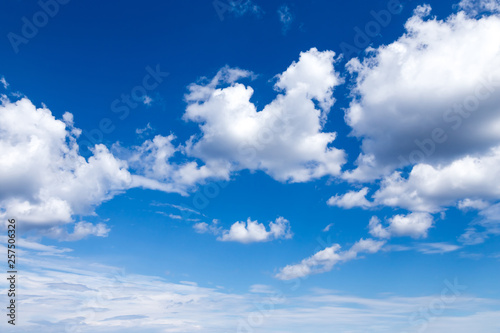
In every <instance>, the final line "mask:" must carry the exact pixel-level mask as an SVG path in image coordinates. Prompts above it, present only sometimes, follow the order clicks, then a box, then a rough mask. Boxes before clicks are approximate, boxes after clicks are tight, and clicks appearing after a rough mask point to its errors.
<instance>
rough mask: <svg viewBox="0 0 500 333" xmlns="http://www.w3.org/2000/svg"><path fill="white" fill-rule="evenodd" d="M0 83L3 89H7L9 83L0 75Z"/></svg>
mask: <svg viewBox="0 0 500 333" xmlns="http://www.w3.org/2000/svg"><path fill="white" fill-rule="evenodd" d="M0 83H1V84H2V85H3V87H4V89H7V88H8V87H9V83H8V82H7V80H5V77H3V76H2V77H0Z"/></svg>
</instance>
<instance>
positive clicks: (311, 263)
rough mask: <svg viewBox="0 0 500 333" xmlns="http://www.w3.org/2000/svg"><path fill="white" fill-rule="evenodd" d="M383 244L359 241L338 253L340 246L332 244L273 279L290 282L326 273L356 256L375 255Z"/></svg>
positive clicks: (281, 271)
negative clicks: (362, 254) (363, 254)
mask: <svg viewBox="0 0 500 333" xmlns="http://www.w3.org/2000/svg"><path fill="white" fill-rule="evenodd" d="M384 244H385V241H376V240H373V239H370V238H368V239H360V240H359V241H357V242H356V243H355V244H354V245H353V246H352V247H351V248H350V249H349V250H346V251H340V245H339V244H334V245H332V246H330V247H327V248H325V249H324V250H321V251H319V252H317V253H315V254H314V255H313V256H311V257H309V258H306V259H304V260H302V261H301V262H300V263H298V264H295V265H288V266H285V267H284V268H282V269H281V270H280V272H279V273H278V274H276V276H275V277H276V278H278V279H280V280H291V279H296V278H303V277H305V276H308V275H311V274H318V273H323V272H328V271H331V270H332V269H333V267H334V266H335V265H336V264H337V263H341V262H346V261H350V260H353V259H356V258H357V257H358V254H361V253H376V252H378V251H379V250H380V249H381V248H382V246H384Z"/></svg>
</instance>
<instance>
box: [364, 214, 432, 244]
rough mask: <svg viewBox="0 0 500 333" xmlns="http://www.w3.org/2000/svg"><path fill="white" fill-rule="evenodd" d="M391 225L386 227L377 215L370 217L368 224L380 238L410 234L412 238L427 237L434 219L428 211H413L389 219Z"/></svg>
mask: <svg viewBox="0 0 500 333" xmlns="http://www.w3.org/2000/svg"><path fill="white" fill-rule="evenodd" d="M387 222H388V223H389V226H388V227H386V228H384V227H383V226H382V224H381V222H380V219H379V218H377V217H376V216H374V217H372V218H371V219H370V223H369V225H368V227H369V229H370V234H371V235H372V236H374V237H378V238H389V237H392V236H410V237H412V238H426V237H427V232H428V230H429V228H431V227H432V225H433V223H434V219H433V218H432V215H430V214H427V213H411V214H407V215H395V216H393V217H391V218H389V219H388V220H387Z"/></svg>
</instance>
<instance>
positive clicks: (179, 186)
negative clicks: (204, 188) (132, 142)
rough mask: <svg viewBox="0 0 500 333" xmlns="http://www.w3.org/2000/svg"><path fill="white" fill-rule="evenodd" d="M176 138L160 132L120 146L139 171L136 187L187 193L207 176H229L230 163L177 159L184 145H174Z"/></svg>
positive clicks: (223, 177)
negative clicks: (128, 148)
mask: <svg viewBox="0 0 500 333" xmlns="http://www.w3.org/2000/svg"><path fill="white" fill-rule="evenodd" d="M174 140H175V136H174V135H173V134H171V135H169V136H162V135H157V136H155V137H154V138H153V139H152V140H146V141H144V143H143V144H142V145H140V146H136V147H133V148H132V149H130V150H127V149H119V151H120V153H122V154H123V153H124V154H125V155H126V159H127V161H128V163H129V164H130V167H131V168H132V169H133V170H134V171H135V172H136V173H137V174H138V175H135V176H134V177H133V186H137V187H143V188H148V189H153V190H161V191H165V192H177V193H180V194H183V195H186V194H187V192H188V191H189V189H192V188H193V187H194V186H195V185H196V184H198V183H203V182H204V181H205V180H207V179H210V178H213V179H226V180H227V179H229V163H228V162H224V161H210V162H209V163H207V164H206V165H202V166H199V165H198V163H197V162H195V161H186V162H185V163H180V164H179V163H176V162H174V161H173V159H174V155H176V154H177V155H181V151H182V146H175V145H174V143H173V141H174Z"/></svg>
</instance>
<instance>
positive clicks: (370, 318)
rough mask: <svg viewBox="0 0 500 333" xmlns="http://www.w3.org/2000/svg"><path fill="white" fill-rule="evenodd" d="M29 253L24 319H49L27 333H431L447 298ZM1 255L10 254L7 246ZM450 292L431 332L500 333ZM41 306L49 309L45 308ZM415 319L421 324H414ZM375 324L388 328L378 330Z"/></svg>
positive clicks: (480, 301)
mask: <svg viewBox="0 0 500 333" xmlns="http://www.w3.org/2000/svg"><path fill="white" fill-rule="evenodd" d="M21 240H22V239H20V241H21ZM20 245H21V243H20ZM25 245H27V247H26V246H25ZM23 247H26V249H24V250H25V251H24V252H23V262H24V265H25V266H24V278H23V280H24V281H25V282H26V283H24V285H23V290H24V292H23V295H22V296H21V297H22V300H23V313H24V316H25V317H26V318H37V317H39V316H43V318H44V320H29V321H28V320H27V321H21V322H19V323H18V325H19V329H22V330H24V331H27V332H33V331H36V332H40V333H49V332H54V330H57V331H60V332H63V331H71V330H74V329H84V330H85V331H88V332H99V333H100V332H112V333H114V332H138V331H141V332H149V331H151V332H156V331H158V329H159V328H161V329H163V328H164V327H165V326H168V327H169V329H170V330H174V331H180V332H190V331H200V330H202V331H203V332H208V333H217V332H220V331H221V330H223V331H231V330H234V331H237V330H238V329H240V330H242V331H243V330H245V328H247V327H249V328H250V329H252V328H259V329H263V330H267V331H279V330H284V329H285V330H286V331H287V332H304V331H307V329H308V328H309V329H312V328H314V330H315V331H318V332H319V331H321V329H324V327H336V328H338V329H339V330H341V331H346V330H348V329H349V330H351V331H352V330H354V331H356V332H367V331H370V332H372V331H373V332H377V333H378V332H380V333H381V332H391V333H392V332H404V331H407V330H408V329H415V328H419V327H423V326H421V323H422V319H424V318H427V317H425V315H421V314H420V313H419V312H418V309H428V308H429V304H435V302H436V300H442V299H443V296H442V295H440V294H435V295H432V294H431V295H425V296H419V297H405V296H387V295H386V296H381V297H371V298H370V297H359V296H352V295H346V294H339V293H338V292H336V291H333V290H326V289H322V290H314V289H308V294H307V295H306V296H288V295H286V294H284V292H285V291H286V289H283V290H276V289H274V288H271V287H269V286H266V285H252V286H251V287H250V293H247V292H245V293H240V294H238V293H235V292H227V291H224V289H223V288H222V287H219V288H214V287H205V286H199V285H197V284H193V283H185V282H184V283H183V282H178V283H175V282H170V281H168V280H167V279H165V278H164V277H161V276H152V275H135V274H127V273H125V272H124V271H123V270H121V269H119V268H117V267H112V266H105V265H102V264H95V263H92V262H85V261H83V260H82V259H80V258H75V257H70V256H68V255H67V251H68V249H65V248H57V247H53V246H52V247H47V246H45V245H42V244H38V243H34V242H27V243H23ZM0 250H2V251H5V250H6V249H5V247H4V246H3V245H0ZM53 253H58V255H57V256H54V255H52V254H53ZM47 254H50V255H47ZM446 285H447V286H448V287H447V288H448V289H445V291H446V292H447V293H450V292H451V293H453V292H455V293H459V295H460V296H461V297H456V296H453V297H452V296H450V297H449V299H450V300H453V301H452V302H447V303H446V307H447V309H448V311H449V312H448V314H447V315H446V316H443V317H440V318H439V320H432V321H430V322H428V325H427V326H426V328H427V330H426V331H427V332H431V333H437V332H443V331H446V330H450V329H451V330H452V331H453V332H457V333H468V332H471V331H472V330H474V329H476V330H480V331H483V332H490V331H491V329H500V326H499V323H498V316H499V313H500V303H499V302H498V300H494V299H488V298H479V297H470V296H466V295H461V294H462V293H463V289H461V288H463V286H462V285H461V284H460V282H458V283H457V281H456V280H455V281H447V284H446ZM0 287H2V288H4V287H7V282H3V281H2V282H0ZM449 288H454V289H451V290H450V289H449ZM68 291H71V292H69V293H68ZM138 294H139V295H142V297H137V295H138ZM451 295H455V294H451ZM447 300H448V298H447ZM41 303H43V304H44V305H45V306H43V307H40V306H39V304H41ZM68 304H71V306H68ZM439 304H445V303H439ZM261 305H266V306H267V307H266V308H269V312H256V311H262V310H260V309H261V308H260V306H261ZM285 305H287V306H285ZM249 311H250V312H249ZM332 311H333V312H332ZM249 313H264V314H265V315H272V316H273V317H272V319H273V320H264V321H263V322H262V323H261V324H260V325H259V326H258V327H257V326H256V325H253V323H254V321H251V320H249V318H250V319H252V317H249ZM458 313H460V314H458ZM146 318H147V320H145V319H146ZM235 318H236V319H238V320H235ZM408 318H415V320H414V321H412V322H409V321H408ZM7 325H8V324H7V321H0V330H2V331H6V330H8V329H9V328H8V327H7ZM374 325H376V327H382V328H383V329H381V330H375V331H374V330H373V327H375V326H374Z"/></svg>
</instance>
